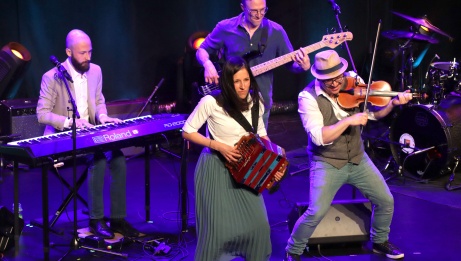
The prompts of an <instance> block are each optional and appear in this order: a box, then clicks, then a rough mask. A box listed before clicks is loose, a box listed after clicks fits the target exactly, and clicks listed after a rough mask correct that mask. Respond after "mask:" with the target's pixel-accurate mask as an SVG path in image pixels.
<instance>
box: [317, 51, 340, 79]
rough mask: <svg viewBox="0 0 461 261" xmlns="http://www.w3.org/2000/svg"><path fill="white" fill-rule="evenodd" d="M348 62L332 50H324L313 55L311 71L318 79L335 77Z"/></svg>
mask: <svg viewBox="0 0 461 261" xmlns="http://www.w3.org/2000/svg"><path fill="white" fill-rule="evenodd" d="M347 66H348V63H347V61H346V60H345V59H343V58H341V57H339V55H338V53H337V52H336V51H334V50H326V51H323V52H319V53H317V54H316V55H315V62H314V65H312V67H311V73H312V75H314V77H315V78H317V79H319V80H327V79H332V78H335V77H336V76H339V75H340V74H342V73H344V72H345V71H346V70H347Z"/></svg>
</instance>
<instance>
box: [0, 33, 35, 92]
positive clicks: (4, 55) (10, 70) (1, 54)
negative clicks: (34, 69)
mask: <svg viewBox="0 0 461 261" xmlns="http://www.w3.org/2000/svg"><path fill="white" fill-rule="evenodd" d="M31 58H32V57H31V55H30V53H29V51H28V50H27V48H26V47H24V46H23V45H21V44H19V43H16V42H10V43H8V44H7V45H5V46H3V48H2V49H1V51H0V98H1V99H3V98H4V95H5V94H6V92H8V91H11V88H12V86H14V84H15V83H16V81H17V80H19V79H20V78H21V76H22V73H23V72H24V71H25V69H26V65H27V64H28V63H29V62H30V60H31Z"/></svg>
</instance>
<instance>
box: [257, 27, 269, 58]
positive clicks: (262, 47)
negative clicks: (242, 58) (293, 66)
mask: <svg viewBox="0 0 461 261" xmlns="http://www.w3.org/2000/svg"><path fill="white" fill-rule="evenodd" d="M261 29H262V32H261V39H259V46H258V47H259V53H260V54H261V55H262V54H263V53H264V50H266V43H267V36H268V30H269V22H268V21H267V18H264V19H263V22H262V28H261Z"/></svg>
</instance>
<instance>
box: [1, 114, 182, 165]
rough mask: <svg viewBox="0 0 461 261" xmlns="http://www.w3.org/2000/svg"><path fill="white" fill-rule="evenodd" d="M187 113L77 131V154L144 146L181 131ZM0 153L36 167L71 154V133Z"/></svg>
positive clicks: (19, 143)
mask: <svg viewBox="0 0 461 261" xmlns="http://www.w3.org/2000/svg"><path fill="white" fill-rule="evenodd" d="M187 117H188V115H187V114H167V113H164V114H155V115H148V116H142V117H137V118H133V119H128V120H124V121H122V122H121V123H117V124H115V123H108V124H103V125H97V126H93V127H91V128H86V129H78V130H77V132H76V152H77V154H85V153H89V152H95V151H106V150H110V149H119V148H124V147H130V146H145V145H148V144H149V142H151V141H152V139H153V138H154V136H157V137H158V134H161V133H165V132H169V131H174V130H178V129H181V128H182V126H183V125H184V122H185V121H186V119H187ZM0 153H1V154H3V155H4V156H6V157H8V158H11V159H13V160H18V161H19V162H22V163H25V164H30V165H38V164H39V163H40V161H44V160H46V161H48V160H49V158H52V159H54V158H59V157H66V156H70V155H72V131H65V132H60V133H55V134H50V135H45V136H40V137H36V138H30V139H24V140H18V141H13V142H9V143H7V145H2V146H0Z"/></svg>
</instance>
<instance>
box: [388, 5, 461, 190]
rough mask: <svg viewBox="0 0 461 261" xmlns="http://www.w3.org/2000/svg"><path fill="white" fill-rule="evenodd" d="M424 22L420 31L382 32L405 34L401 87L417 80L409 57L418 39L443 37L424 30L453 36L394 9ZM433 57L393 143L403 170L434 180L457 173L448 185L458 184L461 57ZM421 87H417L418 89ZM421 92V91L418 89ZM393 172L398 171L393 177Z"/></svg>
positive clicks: (394, 126) (395, 36)
mask: <svg viewBox="0 0 461 261" xmlns="http://www.w3.org/2000/svg"><path fill="white" fill-rule="evenodd" d="M393 13H394V14H395V15H397V16H399V17H401V18H404V19H406V20H408V21H410V22H412V23H414V24H415V25H417V27H418V31H414V32H405V31H398V30H391V31H386V32H383V33H382V35H383V36H384V37H386V38H388V39H391V40H403V41H404V43H403V44H401V45H400V55H401V56H402V67H401V68H400V71H399V74H400V82H399V85H400V86H399V88H400V91H404V90H406V89H408V88H411V86H412V79H411V77H412V66H411V65H412V64H411V63H410V66H408V61H407V60H406V57H407V56H408V54H409V55H410V57H412V55H413V53H412V50H411V42H412V41H424V42H426V43H429V44H437V43H438V40H437V39H435V38H433V37H431V36H428V35H425V34H421V33H420V32H421V29H423V31H431V32H434V33H437V34H440V35H443V36H446V37H448V38H450V39H452V38H451V36H450V35H448V34H447V33H445V32H443V31H442V30H440V29H439V28H437V27H435V26H434V25H432V24H431V23H430V22H429V21H428V20H427V19H426V18H413V17H410V16H407V15H404V14H400V13H397V12H393ZM435 58H437V55H436V56H435V57H434V58H433V59H432V60H431V61H430V66H429V69H428V71H427V73H426V76H425V79H424V86H423V87H422V88H421V89H420V91H419V92H420V93H422V94H424V96H423V97H425V98H423V99H419V100H417V102H416V103H413V104H409V105H408V106H403V107H402V108H401V110H400V112H399V113H398V114H397V116H396V117H395V118H394V119H393V121H392V123H391V126H390V127H389V139H390V147H391V152H392V156H391V157H393V159H394V160H395V162H396V163H397V164H398V166H399V171H398V172H399V174H396V175H401V176H402V175H403V174H402V170H406V171H407V172H409V173H411V174H413V175H414V176H415V178H416V179H418V180H425V181H427V180H430V179H433V178H436V177H439V176H442V175H446V174H448V173H451V174H452V176H451V177H450V180H449V182H448V183H447V185H446V189H447V190H452V189H456V188H461V186H458V187H453V186H451V182H452V181H453V179H454V175H455V174H454V173H455V171H456V167H457V165H458V161H459V160H460V158H461V81H460V79H459V78H458V77H459V75H458V74H459V73H460V71H461V69H460V67H459V63H458V62H456V59H454V60H453V61H448V62H433V61H434V59H435ZM416 91H417V90H416ZM417 92H418V91H417ZM391 178H392V177H391Z"/></svg>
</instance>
